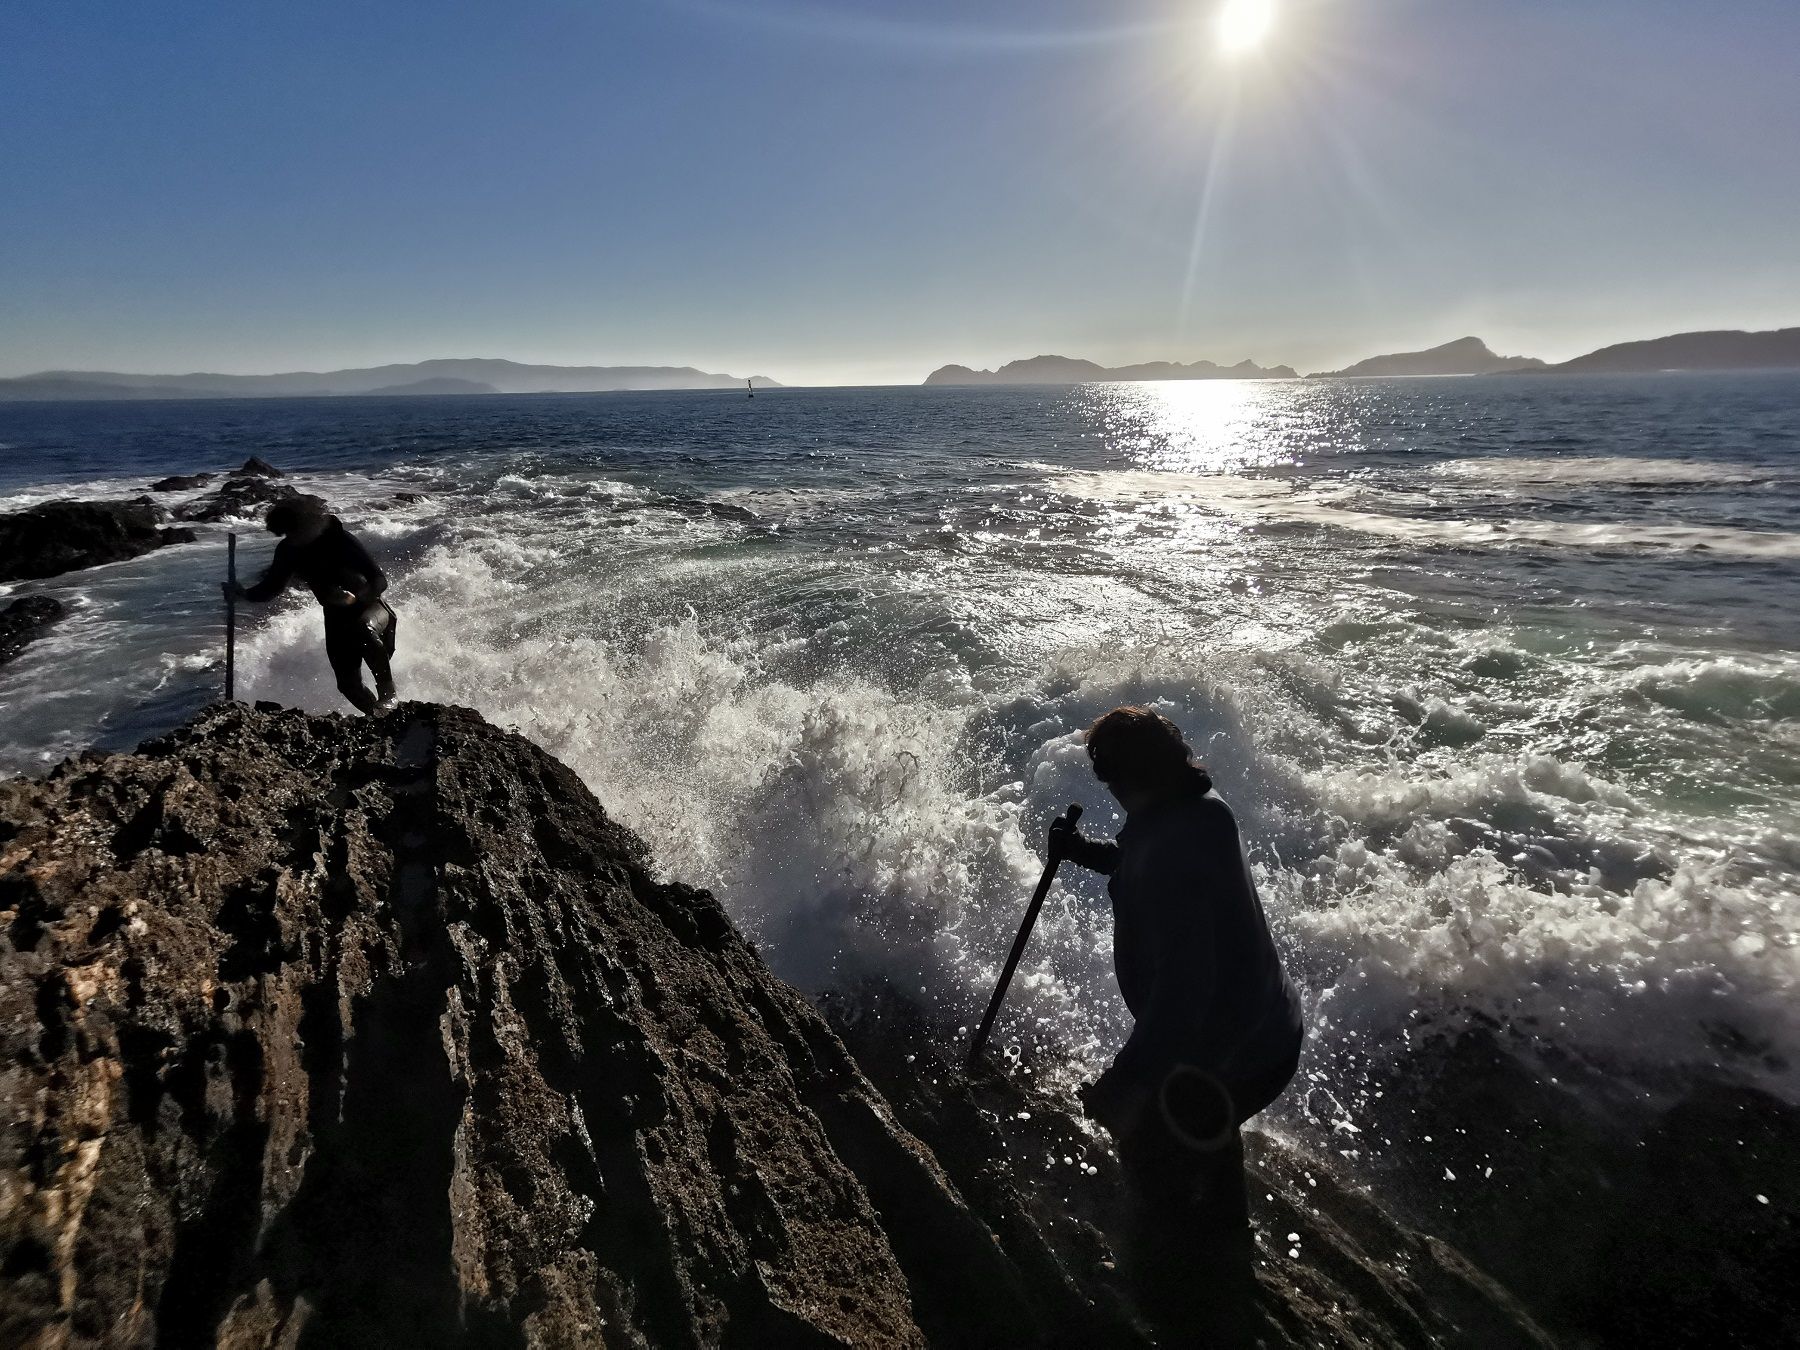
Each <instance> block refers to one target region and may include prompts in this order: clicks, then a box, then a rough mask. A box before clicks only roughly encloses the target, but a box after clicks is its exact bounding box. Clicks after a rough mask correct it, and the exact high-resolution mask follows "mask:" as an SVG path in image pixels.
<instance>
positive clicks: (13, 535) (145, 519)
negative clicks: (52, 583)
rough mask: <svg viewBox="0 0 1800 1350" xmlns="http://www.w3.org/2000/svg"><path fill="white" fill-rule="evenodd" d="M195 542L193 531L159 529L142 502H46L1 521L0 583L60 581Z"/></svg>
mask: <svg viewBox="0 0 1800 1350" xmlns="http://www.w3.org/2000/svg"><path fill="white" fill-rule="evenodd" d="M193 539H194V532H193V531H192V530H180V529H173V530H169V529H163V528H161V527H160V526H159V525H158V524H157V513H156V511H155V509H154V508H152V507H150V506H148V505H145V504H143V503H140V502H44V503H42V504H41V505H38V506H32V507H28V508H26V509H25V510H23V511H14V512H12V513H11V514H9V515H4V516H0V581H24V580H32V579H36V578H42V577H54V576H60V575H62V574H63V573H64V572H74V571H79V570H80V569H82V568H84V567H98V566H100V565H101V564H102V563H113V562H124V561H125V560H126V559H128V558H136V557H139V556H140V555H142V554H145V553H149V552H150V551H151V550H153V549H159V548H164V547H166V546H167V545H169V544H187V543H192V542H193Z"/></svg>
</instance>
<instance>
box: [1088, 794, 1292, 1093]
mask: <svg viewBox="0 0 1800 1350" xmlns="http://www.w3.org/2000/svg"><path fill="white" fill-rule="evenodd" d="M1069 856H1070V858H1071V859H1072V860H1073V861H1075V862H1077V863H1079V864H1081V865H1082V866H1084V867H1089V868H1092V869H1093V870H1094V871H1096V872H1103V873H1106V874H1107V875H1108V877H1109V878H1110V880H1109V882H1108V885H1107V891H1108V893H1109V894H1110V895H1111V897H1112V902H1113V960H1114V965H1115V967H1116V969H1117V972H1118V978H1119V992H1120V993H1122V994H1123V995H1124V996H1125V1006H1126V1007H1127V1008H1129V1009H1130V1010H1131V1015H1132V1017H1133V1018H1135V1019H1136V1025H1135V1026H1134V1027H1133V1029H1132V1032H1131V1037H1130V1039H1128V1040H1127V1041H1126V1042H1125V1046H1124V1048H1123V1049H1122V1050H1120V1051H1119V1055H1118V1058H1117V1059H1115V1060H1114V1061H1113V1065H1112V1067H1111V1068H1110V1069H1109V1070H1107V1072H1106V1075H1105V1077H1104V1079H1103V1080H1102V1082H1103V1084H1104V1085H1105V1088H1106V1090H1107V1091H1109V1092H1116V1091H1118V1090H1120V1089H1121V1088H1123V1087H1124V1086H1125V1085H1126V1084H1127V1083H1131V1084H1136V1085H1139V1086H1143V1087H1146V1088H1153V1087H1155V1086H1156V1085H1158V1084H1160V1083H1161V1082H1162V1080H1163V1078H1164V1076H1165V1075H1166V1074H1167V1073H1168V1072H1169V1070H1170V1069H1172V1068H1174V1067H1175V1066H1176V1065H1177V1064H1191V1065H1195V1066H1197V1067H1199V1068H1202V1069H1205V1070H1206V1071H1207V1072H1209V1073H1211V1074H1213V1075H1215V1076H1216V1077H1218V1078H1219V1079H1221V1080H1222V1081H1223V1082H1225V1083H1226V1084H1228V1085H1230V1086H1232V1087H1233V1089H1234V1090H1235V1089H1236V1088H1237V1087H1238V1086H1239V1085H1250V1084H1258V1083H1262V1082H1265V1081H1270V1080H1271V1079H1273V1080H1276V1081H1277V1086H1279V1081H1285V1079H1284V1077H1283V1076H1284V1075H1285V1074H1290V1073H1292V1071H1293V1065H1294V1062H1295V1060H1296V1059H1297V1057H1298V1055H1299V1051H1300V1042H1301V1039H1302V1037H1303V1035H1304V1030H1303V1027H1302V1023H1301V1013H1300V999H1299V996H1298V995H1297V994H1296V993H1295V991H1294V986H1293V985H1292V983H1290V982H1289V980H1288V978H1287V975H1286V973H1285V972H1284V971H1283V970H1282V968H1281V958H1280V956H1279V955H1278V954H1277V952H1276V950H1275V941H1274V938H1273V937H1271V936H1270V933H1269V924H1268V920H1267V919H1266V918H1265V917H1264V915H1263V908H1262V902H1261V901H1260V900H1259V899H1258V898H1257V895H1256V885H1255V883H1254V882H1253V881H1252V880H1251V877H1250V869H1249V866H1248V864H1247V863H1246V861H1245V859H1244V851H1243V845H1242V843H1241V842H1240V840H1239V838H1238V828H1237V821H1236V819H1235V818H1234V817H1233V816H1232V814H1231V808H1230V807H1228V806H1226V805H1225V803H1224V802H1223V801H1221V800H1220V799H1219V798H1218V797H1217V796H1215V795H1213V794H1212V793H1211V792H1200V791H1187V792H1182V793H1178V794H1176V795H1174V796H1172V797H1169V798H1165V799H1164V800H1162V801H1160V802H1158V803H1156V804H1155V805H1152V806H1149V807H1146V808H1144V809H1143V810H1141V811H1137V812H1134V813H1132V814H1131V815H1130V816H1129V817H1128V818H1127V820H1126V822H1125V825H1124V828H1122V829H1121V830H1120V831H1119V835H1118V840H1117V842H1116V843H1100V842H1097V841H1093V840H1087V839H1078V840H1076V841H1074V842H1073V843H1072V845H1071V848H1070V851H1069Z"/></svg>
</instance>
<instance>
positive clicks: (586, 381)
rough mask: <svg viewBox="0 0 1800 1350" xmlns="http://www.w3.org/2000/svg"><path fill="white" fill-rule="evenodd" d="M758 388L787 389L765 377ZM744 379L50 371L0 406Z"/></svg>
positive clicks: (5, 382) (699, 373)
mask: <svg viewBox="0 0 1800 1350" xmlns="http://www.w3.org/2000/svg"><path fill="white" fill-rule="evenodd" d="M748 382H749V383H750V384H751V385H753V386H754V387H756V388H758V389H778V388H780V387H781V386H780V385H779V384H777V383H776V382H775V381H774V380H771V379H769V378H768V377H767V376H764V375H754V376H751V377H749V381H748ZM744 384H745V377H744V376H741V375H715V374H712V373H711V372H709V371H704V370H696V369H695V368H694V367H692V366H540V365H526V364H523V363H521V362H518V361H503V360H498V359H494V358H489V357H471V358H466V359H447V360H435V361H414V362H411V363H410V364H405V365H390V366H367V367H359V368H356V369H351V370H332V371H325V372H319V373H315V372H312V371H293V372H289V373H286V374H280V375H205V374H197V375H121V374H117V373H114V372H112V371H86V370H49V371H45V372H44V373H42V374H40V375H21V376H18V377H16V378H13V379H0V402H8V401H11V402H20V401H26V400H32V401H39V400H51V399H72V400H86V399H130V398H304V397H307V396H314V395H368V396H375V397H407V396H417V395H429V394H438V395H442V394H586V393H602V392H609V391H614V390H628V389H646V390H647V389H741V388H743V387H744Z"/></svg>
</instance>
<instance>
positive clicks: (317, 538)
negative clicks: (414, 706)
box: [226, 497, 399, 713]
mask: <svg viewBox="0 0 1800 1350" xmlns="http://www.w3.org/2000/svg"><path fill="white" fill-rule="evenodd" d="M266 523H267V525H268V528H269V532H270V533H271V534H277V535H280V536H281V542H280V543H279V544H277V545H276V546H275V557H274V558H273V560H271V562H270V563H269V570H268V571H267V572H266V573H264V574H263V578H262V580H261V581H259V582H257V583H256V585H254V586H251V587H249V588H245V587H243V586H238V587H237V588H236V589H235V590H232V585H231V583H229V582H227V583H226V589H227V590H228V591H232V593H233V594H234V595H236V596H237V597H238V598H241V599H244V600H251V601H255V602H258V603H260V602H263V601H267V600H273V599H274V598H275V597H276V596H278V595H280V594H281V593H282V592H283V591H285V590H286V589H287V587H288V583H289V582H290V581H292V580H293V579H294V578H295V577H299V578H300V580H302V581H304V582H305V583H306V584H307V586H308V587H309V588H310V589H311V590H312V593H313V595H314V596H315V597H316V598H317V599H318V602H319V606H320V608H321V609H322V610H323V611H324V615H325V659H326V660H327V661H329V662H330V663H331V671H332V674H333V675H335V676H336V677H337V687H338V692H339V693H341V694H342V695H343V696H344V697H345V698H347V699H349V700H350V702H351V703H352V704H354V705H355V706H356V707H357V709H358V710H359V711H361V712H365V713H373V712H376V711H380V710H385V709H387V708H390V707H392V706H393V704H394V697H395V694H394V675H393V667H392V661H393V656H394V638H395V634H396V630H397V628H398V626H399V623H398V620H397V619H396V618H395V615H394V611H393V610H392V609H391V608H389V607H388V605H387V602H386V601H384V600H383V599H382V598H381V595H382V592H384V591H385V590H387V576H386V574H384V573H383V572H382V570H381V568H380V567H378V566H376V564H375V560H374V559H373V558H372V557H370V556H369V551H368V549H366V548H364V547H363V546H362V543H361V541H360V540H358V539H357V537H356V536H355V535H353V534H351V533H350V531H349V530H347V529H345V528H344V523H343V522H342V521H341V520H339V519H338V518H337V517H336V516H334V515H332V514H331V512H330V511H328V510H327V509H326V507H325V503H324V502H322V501H320V500H319V499H318V498H317V497H290V498H288V499H287V500H286V501H280V502H276V503H275V505H273V506H271V507H270V508H269V514H268V517H267V521H266ZM365 665H366V666H368V668H369V672H370V674H372V675H374V677H375V692H374V693H370V692H369V687H368V685H366V684H364V683H363V676H362V672H363V667H364V666H365Z"/></svg>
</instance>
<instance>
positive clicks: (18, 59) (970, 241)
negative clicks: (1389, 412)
mask: <svg viewBox="0 0 1800 1350" xmlns="http://www.w3.org/2000/svg"><path fill="white" fill-rule="evenodd" d="M1277 5H1278V9H1279V13H1278V16H1277V22H1276V27H1275V30H1274V32H1273V35H1272V37H1271V40H1270V41H1269V43H1268V44H1267V45H1266V46H1265V47H1264V48H1263V49H1261V50H1259V51H1258V52H1256V53H1254V54H1253V55H1252V56H1251V57H1249V58H1247V59H1243V60H1239V61H1228V60H1226V59H1224V58H1223V57H1222V56H1221V54H1220V52H1219V50H1218V46H1217V43H1216V41H1215V40H1214V30H1213V18H1214V11H1215V9H1216V0H1205V3H1189V4H1174V3H1170V2H1169V0H1104V2H1103V0H1080V2H1077V0H985V2H984V3H981V4H971V3H968V2H967V0H963V2H962V3H941V2H940V0H907V2H906V3H898V2H895V3H874V2H873V0H604V2H602V0H507V2H506V3H466V2H462V0H431V3H421V2H416V0H382V3H379V4H355V5H351V4H346V3H337V2H336V0H317V2H316V3H312V4H307V5H298V4H275V3H264V2H262V0H219V2H218V3H189V2H188V0H156V3H145V2H144V0H8V3H7V4H6V5H5V6H4V7H3V8H0V183H4V184H5V185H6V188H5V195H4V198H3V199H0V200H3V203H4V204H3V206H0V373H4V374H18V373H24V372H27V371H34V370H41V369H47V368H80V369H114V370H137V371H142V370H156V371H175V370H195V369H205V370H222V371H266V370H280V369H300V368H304V369H318V368H329V367H334V366H345V365H363V364H371V363H376V362H381V361H389V360H416V359H420V358H423V357H428V356H473V355H493V356H510V357H513V358H516V359H520V360H537V361H557V362H570V363H575V362H580V363H587V362H598V363H640V362H644V363H671V364H693V365H699V366H702V367H704V368H707V369H713V370H725V371H730V372H733V373H739V374H747V373H751V372H755V373H759V374H768V375H771V376H774V377H775V378H777V379H780V380H784V381H788V382H791V383H840V382H865V381H867V382H888V381H899V382H911V381H916V380H918V379H920V378H922V377H923V376H924V375H925V373H926V372H927V371H929V370H930V369H932V368H933V367H934V366H937V365H939V364H942V363H944V362H947V361H958V362H962V363H965V364H969V365H984V366H985V365H992V364H995V363H997V362H1000V361H1004V360H1007V359H1010V358H1012V357H1017V356H1028V355H1032V354H1034V353H1038V352H1051V351H1054V352H1061V353H1065V354H1069V355H1079V356H1087V357H1091V358H1094V359H1097V360H1102V361H1108V362H1121V361H1128V360H1139V359H1150V358H1171V359H1181V360H1192V359H1195V358H1199V357H1207V358H1211V359H1214V360H1219V361H1227V362H1229V361H1237V360H1239V359H1241V358H1243V357H1246V356H1249V357H1253V358H1255V359H1256V360H1258V361H1262V362H1264V363H1273V362H1288V363H1291V364H1294V365H1296V366H1299V367H1301V368H1302V369H1317V368H1320V367H1323V366H1326V365H1335V364H1340V363H1342V362H1343V361H1347V360H1350V359H1354V358H1357V357H1360V356H1365V355H1369V354H1371V353H1374V352H1377V351H1391V350H1398V349H1403V348H1409V347H1415V346H1423V345H1429V344H1431V343H1435V342H1440V341H1445V340H1448V339H1450V338H1454V337H1460V336H1462V335H1464V334H1467V333H1476V334H1479V335H1481V336H1483V337H1485V338H1487V339H1488V340H1489V341H1490V343H1491V344H1492V345H1494V346H1495V347H1496V348H1498V349H1501V350H1504V351H1506V352H1508V353H1509V354H1515V353H1516V354H1526V355H1540V356H1545V357H1549V358H1552V359H1555V358H1561V357H1566V356H1571V355H1574V354H1576V353H1578V352H1580V351H1584V350H1587V349H1589V348H1591V347H1594V346H1598V345H1600V344H1603V343H1606V342H1610V341H1617V340H1621V339H1626V338H1632V337H1643V336H1653V335H1656V334H1659V333H1663V332H1670V331H1676V330H1680V329H1686V328H1697V327H1724V326H1729V327H1774V326H1781V325H1787V324H1796V323H1800V154H1796V152H1795V149H1794V147H1795V146H1796V145H1800V78H1797V77H1796V74H1795V70H1796V65H1795V63H1796V59H1797V57H1796V53H1800V4H1796V3H1794V0H1735V2H1734V3H1731V4H1722V5H1710V4H1696V3H1691V2H1687V3H1677V2H1676V0H1277Z"/></svg>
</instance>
